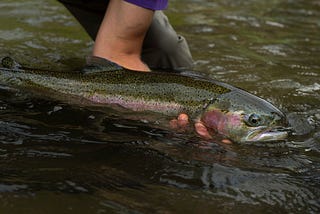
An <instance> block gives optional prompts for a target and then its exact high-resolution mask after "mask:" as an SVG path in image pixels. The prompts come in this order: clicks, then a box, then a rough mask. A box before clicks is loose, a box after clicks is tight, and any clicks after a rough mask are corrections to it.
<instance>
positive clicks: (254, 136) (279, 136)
mask: <svg viewBox="0 0 320 214" xmlns="http://www.w3.org/2000/svg"><path fill="white" fill-rule="evenodd" d="M290 131H291V129H290V128H284V127H275V128H272V129H268V128H267V127H258V128H256V129H253V130H251V131H249V133H248V135H247V136H245V137H244V138H243V139H242V140H241V141H242V142H245V143H250V142H275V141H284V140H285V139H287V137H288V136H289V133H290Z"/></svg>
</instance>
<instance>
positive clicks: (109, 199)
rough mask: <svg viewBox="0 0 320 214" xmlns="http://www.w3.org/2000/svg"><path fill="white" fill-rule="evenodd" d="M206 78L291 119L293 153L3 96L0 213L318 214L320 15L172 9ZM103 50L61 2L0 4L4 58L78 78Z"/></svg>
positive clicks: (226, 3)
mask: <svg viewBox="0 0 320 214" xmlns="http://www.w3.org/2000/svg"><path fill="white" fill-rule="evenodd" d="M167 15H168V16H169V18H170V20H171V22H172V24H173V25H174V26H175V28H176V29H177V30H178V31H179V32H180V33H181V34H183V35H184V36H185V37H186V38H187V39H188V41H189V44H190V47H191V50H192V53H193V55H194V58H195V60H196V68H195V70H197V71H199V73H201V74H203V75H206V76H208V77H212V78H214V79H218V80H221V81H225V82H227V83H230V84H232V85H236V86H239V87H242V88H244V89H246V90H248V91H250V92H252V93H254V94H257V95H259V96H261V97H263V98H265V99H267V100H269V101H271V102H273V103H274V104H275V105H276V106H279V107H280V108H281V109H283V111H284V112H286V113H287V114H288V118H289V120H290V122H291V123H292V126H293V127H294V128H295V130H296V134H295V135H294V136H292V137H290V139H289V140H288V141H287V142H285V143H281V144H272V145H230V146H222V145H219V144H216V143H214V142H213V143H212V145H210V148H198V147H196V146H194V144H196V143H201V142H200V140H199V139H197V138H193V137H188V136H184V135H182V134H180V135H179V134H174V133H170V132H166V131H162V130H156V129H153V128H152V127H149V126H148V124H144V123H142V122H134V121H128V120H125V119H122V118H121V114H120V115H119V114H117V113H115V112H101V111H98V110H95V109H86V108H82V107H79V106H74V105H68V104H65V103H61V102H57V101H52V100H49V99H46V98H34V97H32V96H30V95H28V94H25V93H24V92H21V91H20V92H14V91H10V90H7V89H5V88H1V89H0V213H1V214H2V213H10V214H15V213H19V214H21V213H33V214H37V213H39V214H40V213H59V214H60V213H79V214H80V213H241V212H243V213H319V211H320V199H319V198H320V166H319V164H320V128H319V125H320V122H319V121H320V110H319V104H320V94H319V92H320V78H319V76H320V1H318V0H270V1H260V0H246V1H244V0H238V1H235V0H215V1H211V0H210V1H209V0H184V1H178V0H172V1H170V7H169V9H168V10H167ZM92 44H93V42H92V41H91V40H90V39H89V37H88V36H87V35H86V34H85V33H84V31H83V30H82V29H81V27H80V26H79V25H78V24H77V22H76V21H75V20H74V19H73V17H71V16H70V15H69V14H68V13H67V11H66V10H65V9H64V8H63V7H62V6H61V5H60V4H59V3H57V2H56V1H53V0H48V1H34V0H24V1H22V0H20V1H17V0H15V1H13V0H2V1H1V2H0V50H1V52H0V58H1V57H3V56H7V55H10V56H12V57H14V58H15V59H17V60H18V61H19V62H21V63H22V64H24V65H28V66H30V67H38V68H40V67H41V68H45V69H52V70H57V69H63V70H66V69H70V70H72V69H75V68H77V67H80V66H81V65H82V64H83V63H84V60H83V59H84V57H85V56H86V55H89V54H90V51H91V47H92Z"/></svg>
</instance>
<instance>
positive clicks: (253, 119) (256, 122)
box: [244, 114, 262, 127]
mask: <svg viewBox="0 0 320 214" xmlns="http://www.w3.org/2000/svg"><path fill="white" fill-rule="evenodd" d="M244 120H245V123H246V124H247V125H249V126H252V127H257V126H260V125H261V124H262V118H261V117H260V116H259V115H258V114H250V115H246V116H245V117H244Z"/></svg>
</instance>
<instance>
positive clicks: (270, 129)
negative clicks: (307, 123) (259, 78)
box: [201, 89, 290, 143]
mask: <svg viewBox="0 0 320 214" xmlns="http://www.w3.org/2000/svg"><path fill="white" fill-rule="evenodd" d="M201 121H202V123H203V124H204V125H205V126H206V128H207V129H208V131H209V133H210V134H211V135H213V134H215V133H218V134H220V135H223V136H224V137H226V138H228V139H230V140H231V141H233V142H238V143H243V142H270V141H282V140H285V139H286V138H287V136H288V133H289V130H290V128H289V127H288V122H287V119H286V116H285V114H284V113H282V112H281V111H280V110H279V109H278V108H276V107H275V106H273V105H272V104H271V103H269V102H267V101H266V100H263V99H262V98H259V97H257V96H255V95H253V94H250V93H248V92H246V91H243V90H241V89H234V90H232V91H230V92H229V93H226V94H222V95H221V96H219V97H218V98H217V99H214V100H212V101H211V103H210V104H208V105H207V106H206V108H205V111H204V113H203V114H202V116H201Z"/></svg>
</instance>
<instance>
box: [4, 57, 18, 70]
mask: <svg viewBox="0 0 320 214" xmlns="http://www.w3.org/2000/svg"><path fill="white" fill-rule="evenodd" d="M1 66H2V67H4V68H8V69H21V67H22V66H21V65H20V64H19V63H17V62H16V61H15V60H14V59H12V58H11V57H9V56H6V57H4V58H2V60H1Z"/></svg>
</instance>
